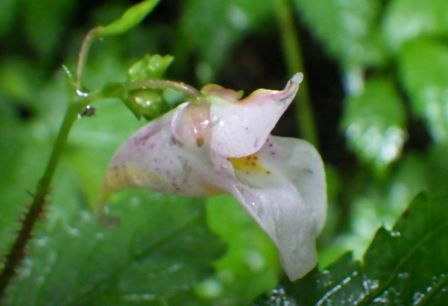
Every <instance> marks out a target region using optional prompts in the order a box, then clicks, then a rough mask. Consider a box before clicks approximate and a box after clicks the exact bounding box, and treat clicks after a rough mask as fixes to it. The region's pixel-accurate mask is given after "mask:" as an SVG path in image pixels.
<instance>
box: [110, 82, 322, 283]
mask: <svg viewBox="0 0 448 306" xmlns="http://www.w3.org/2000/svg"><path fill="white" fill-rule="evenodd" d="M301 81H302V75H301V74H296V75H295V76H294V77H293V78H292V79H291V80H290V81H289V83H288V84H287V86H286V88H285V89H284V90H282V91H276V90H266V89H259V90H257V91H255V92H253V93H252V94H251V95H249V96H248V97H246V98H244V99H241V100H240V94H239V93H237V92H235V91H233V90H229V89H224V88H222V87H220V86H218V85H208V86H206V87H204V88H203V89H202V90H201V93H202V97H201V99H200V100H199V101H195V102H185V103H183V104H181V105H180V106H178V107H177V108H176V109H173V110H172V111H170V112H168V113H167V114H165V115H164V116H162V117H161V118H159V119H157V120H155V121H153V122H151V123H149V124H148V125H147V126H145V127H143V128H141V129H140V130H138V131H137V132H136V133H135V134H134V135H132V136H131V137H130V138H129V139H128V140H127V141H126V142H125V143H124V144H123V145H122V146H121V148H120V149H119V150H118V152H117V153H116V154H115V156H114V157H113V158H112V161H111V162H110V165H109V169H108V172H107V175H106V178H105V183H104V189H103V190H104V194H105V195H107V194H109V193H111V192H113V191H116V190H119V189H123V188H126V187H140V188H148V189H152V190H156V191H160V192H163V193H170V194H181V195H193V196H208V195H213V194H218V193H229V194H232V195H233V196H234V197H235V198H236V199H238V201H239V202H240V203H241V205H242V206H243V207H244V208H245V209H246V210H247V212H248V213H249V214H250V215H251V216H252V217H253V218H254V219H255V220H256V222H257V223H258V224H259V225H260V226H261V228H262V229H263V230H264V231H265V232H266V233H267V234H268V235H269V236H270V237H271V239H272V240H273V241H274V243H275V244H276V246H277V248H278V250H279V253H280V258H281V262H282V264H283V266H284V268H285V270H286V273H287V275H288V276H289V278H290V279H291V280H295V279H297V278H300V277H302V276H303V275H305V274H306V273H307V272H309V271H310V270H311V269H312V268H313V267H314V266H315V264H316V250H315V239H316V237H317V235H318V234H319V233H320V231H321V230H322V227H323V225H324V221H325V214H326V184H325V174H324V167H323V163H322V160H321V158H320V156H319V154H318V153H317V151H316V150H315V149H314V148H313V147H312V146H311V145H310V144H308V143H307V142H305V141H303V140H299V139H294V138H284V137H276V136H271V135H270V133H271V131H272V129H273V128H274V126H275V124H276V123H277V121H278V120H279V118H280V117H281V115H282V114H283V112H284V111H285V110H286V108H287V107H288V106H289V105H290V104H291V102H292V100H293V99H294V97H295V95H296V93H297V90H298V88H299V84H300V82H301ZM231 222H232V220H229V226H231Z"/></svg>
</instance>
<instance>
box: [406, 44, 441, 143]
mask: <svg viewBox="0 0 448 306" xmlns="http://www.w3.org/2000/svg"><path fill="white" fill-rule="evenodd" d="M400 77H401V79H402V81H403V84H404V86H405V88H406V91H407V93H408V94H409V96H410V98H411V107H412V111H413V112H414V113H415V114H416V115H417V116H419V117H421V118H423V119H424V120H425V121H426V124H427V125H428V127H429V130H430V132H431V135H432V136H433V138H434V139H435V140H436V141H440V142H445V141H447V140H448V95H447V94H446V93H447V90H448V47H447V46H446V45H445V44H443V43H441V42H437V41H433V40H417V41H414V42H412V43H409V44H407V45H406V46H405V47H404V48H403V49H402V52H401V56H400Z"/></svg>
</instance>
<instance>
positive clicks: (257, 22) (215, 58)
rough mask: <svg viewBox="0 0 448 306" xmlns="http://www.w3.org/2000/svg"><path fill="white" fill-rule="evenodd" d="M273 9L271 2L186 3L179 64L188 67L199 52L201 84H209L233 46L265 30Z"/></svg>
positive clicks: (196, 0)
mask: <svg viewBox="0 0 448 306" xmlns="http://www.w3.org/2000/svg"><path fill="white" fill-rule="evenodd" d="M272 9H273V5H272V1H258V0H233V1H225V0H215V1H203V0H186V1H183V8H182V16H181V18H180V24H179V25H178V27H179V29H180V32H179V37H178V39H176V45H175V47H176V49H177V52H176V53H175V58H176V61H177V62H180V63H184V64H185V65H186V63H187V62H188V56H189V55H190V53H193V52H194V53H196V54H197V55H198V57H199V59H198V64H197V65H196V67H195V71H196V75H197V77H198V79H199V81H200V83H202V84H206V83H210V82H211V81H212V80H213V79H214V77H215V74H216V73H217V71H218V70H219V69H220V68H221V66H222V65H223V62H224V60H225V59H226V58H227V56H228V55H229V53H230V52H231V50H232V47H234V46H235V45H236V44H237V43H238V42H240V41H241V40H242V39H243V38H244V37H245V36H247V35H248V33H249V32H250V31H255V30H261V29H263V25H264V24H265V23H266V22H267V19H268V18H270V17H271V18H272V15H273V14H272Z"/></svg>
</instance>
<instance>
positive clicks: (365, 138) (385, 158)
mask: <svg viewBox="0 0 448 306" xmlns="http://www.w3.org/2000/svg"><path fill="white" fill-rule="evenodd" d="M342 124H343V127H344V129H345V134H346V137H347V139H348V141H349V144H350V146H351V148H352V149H353V150H354V151H355V153H356V154H357V155H358V157H359V158H360V159H361V160H363V161H364V162H366V163H368V164H370V165H371V166H373V167H374V168H376V169H379V170H381V169H383V168H385V167H386V166H387V165H388V164H390V163H391V162H392V161H394V160H395V159H396V158H397V157H398V156H400V153H401V149H402V147H403V144H404V141H405V139H406V130H405V124H406V117H405V110H404V107H403V105H402V102H401V100H400V97H399V95H398V93H397V92H396V90H395V88H394V86H393V84H392V83H391V82H390V81H388V80H385V79H373V80H369V81H367V83H366V87H365V89H364V92H363V93H361V94H360V95H359V96H351V97H348V99H347V101H346V108H345V112H344V117H343V123H342Z"/></svg>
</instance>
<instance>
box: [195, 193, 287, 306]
mask: <svg viewBox="0 0 448 306" xmlns="http://www.w3.org/2000/svg"><path fill="white" fill-rule="evenodd" d="M207 221H208V224H209V227H210V229H211V230H212V232H213V233H215V234H216V235H218V236H219V237H220V238H221V240H223V241H224V243H225V244H226V246H227V251H226V253H225V255H224V256H223V257H221V258H220V259H219V260H218V261H215V263H214V267H215V271H216V272H215V274H214V275H213V276H212V277H210V278H209V279H207V280H205V281H204V282H202V283H201V284H200V285H199V286H198V287H197V288H196V292H197V294H198V295H199V296H201V297H202V298H204V300H206V301H209V303H210V304H211V305H248V304H249V303H250V302H251V301H253V300H254V298H255V297H257V296H258V295H260V294H262V293H264V292H266V291H268V290H271V289H272V288H273V287H274V286H275V284H276V283H277V280H278V275H279V271H280V270H279V269H280V267H279V262H278V258H277V251H276V249H275V246H274V244H273V243H272V241H271V240H270V239H269V238H268V237H267V236H266V234H265V233H264V232H262V230H261V229H260V228H259V226H258V225H257V224H256V223H255V221H254V220H252V219H251V217H250V216H249V215H248V214H247V212H246V211H244V209H243V208H242V207H241V206H240V204H239V203H238V202H237V201H236V200H235V199H233V198H232V197H230V196H218V197H213V198H209V199H208V200H207ZM242 284H244V285H242Z"/></svg>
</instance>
